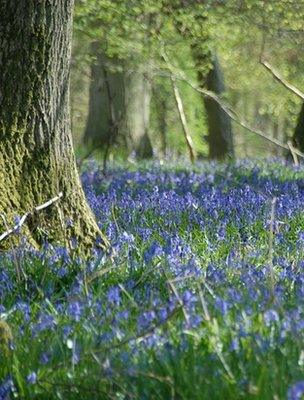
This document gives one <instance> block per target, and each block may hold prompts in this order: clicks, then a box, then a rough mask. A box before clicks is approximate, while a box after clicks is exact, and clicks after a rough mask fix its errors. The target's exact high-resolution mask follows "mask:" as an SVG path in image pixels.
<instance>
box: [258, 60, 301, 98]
mask: <svg viewBox="0 0 304 400" xmlns="http://www.w3.org/2000/svg"><path fill="white" fill-rule="evenodd" d="M260 63H261V64H262V65H263V66H264V67H265V68H266V69H267V71H269V72H270V73H271V75H272V76H273V77H274V79H275V80H276V81H278V82H279V83H281V85H283V86H284V87H285V88H286V89H288V90H289V91H290V92H292V93H293V94H295V95H296V96H298V97H299V98H300V99H301V100H303V101H304V93H303V92H301V90H300V89H298V88H297V87H295V86H294V85H292V84H291V83H290V82H288V81H287V80H286V79H285V78H283V77H282V76H281V75H280V73H279V72H278V71H277V70H276V69H275V68H273V67H272V65H271V64H269V62H267V61H265V60H263V59H261V60H260Z"/></svg>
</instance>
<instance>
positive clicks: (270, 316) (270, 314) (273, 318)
mask: <svg viewBox="0 0 304 400" xmlns="http://www.w3.org/2000/svg"><path fill="white" fill-rule="evenodd" d="M279 320H280V318H279V314H278V313H277V312H276V311H275V310H272V309H271V310H267V311H265V312H264V321H265V324H266V326H270V325H272V324H273V323H276V322H279Z"/></svg>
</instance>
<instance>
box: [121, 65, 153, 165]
mask: <svg viewBox="0 0 304 400" xmlns="http://www.w3.org/2000/svg"><path fill="white" fill-rule="evenodd" d="M151 92H152V88H151V84H150V81H149V77H148V72H147V71H146V70H145V68H144V67H143V66H140V67H139V68H132V69H130V70H129V71H126V73H125V110H126V114H125V125H124V129H125V132H126V133H127V135H128V137H129V148H130V150H134V151H135V154H136V157H137V158H139V159H145V158H151V157H153V148H152V144H151V140H150V137H149V127H150V103H151Z"/></svg>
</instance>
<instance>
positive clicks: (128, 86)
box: [84, 43, 153, 158]
mask: <svg viewBox="0 0 304 400" xmlns="http://www.w3.org/2000/svg"><path fill="white" fill-rule="evenodd" d="M92 47H93V54H95V60H94V61H93V64H92V67H91V84H90V99H89V114H88V119H87V124H86V130H85V134H84V143H85V144H87V145H88V146H89V147H95V148H97V147H99V148H101V149H103V150H106V148H107V146H108V145H109V143H113V135H115V137H120V138H122V139H124V140H123V141H122V142H123V143H124V145H127V147H128V150H129V151H132V150H134V151H135V153H136V156H137V157H138V158H150V157H152V156H153V151H152V145H151V142H150V139H149V133H148V131H149V124H150V98H151V87H150V83H149V80H148V79H147V76H146V73H145V70H144V68H143V67H142V66H138V67H137V66H132V67H130V66H128V63H127V62H123V61H121V62H119V61H118V60H115V59H110V58H108V57H106V56H105V54H104V52H102V51H101V48H100V44H98V43H93V46H92ZM111 66H112V67H113V68H111ZM117 67H120V70H121V71H119V72H116V71H115V68H117Z"/></svg>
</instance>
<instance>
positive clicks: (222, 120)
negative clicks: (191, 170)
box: [194, 53, 234, 159]
mask: <svg viewBox="0 0 304 400" xmlns="http://www.w3.org/2000/svg"><path fill="white" fill-rule="evenodd" d="M194 57H195V63H196V65H197V66H198V67H199V68H198V73H197V74H198V80H199V85H200V86H201V87H202V88H206V89H208V90H210V91H211V92H214V93H215V94H217V95H221V94H223V93H224V92H225V83H224V77H223V73H222V70H221V67H220V64H219V61H218V58H217V56H216V55H214V56H212V59H211V61H212V65H211V69H210V70H209V72H208V74H207V76H206V74H205V73H204V72H202V70H201V66H202V65H201V62H202V61H203V62H205V61H206V60H204V59H205V57H202V58H200V57H199V56H198V55H197V53H194ZM203 102H204V106H205V110H206V114H207V123H208V132H209V134H208V144H209V158H211V159H225V158H226V157H227V156H230V157H231V156H233V155H234V150H233V135H232V127H231V121H230V118H229V117H228V116H227V114H226V113H225V112H224V111H223V110H222V108H221V107H220V106H219V104H218V103H216V102H215V101H214V100H213V99H211V98H207V97H204V98H203Z"/></svg>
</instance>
